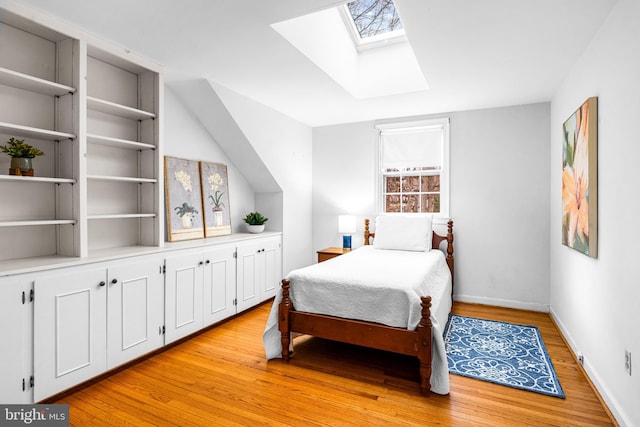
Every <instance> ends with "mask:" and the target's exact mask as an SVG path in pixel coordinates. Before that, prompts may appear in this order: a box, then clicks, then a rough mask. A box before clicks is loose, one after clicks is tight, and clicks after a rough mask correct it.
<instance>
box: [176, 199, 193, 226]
mask: <svg viewBox="0 0 640 427" xmlns="http://www.w3.org/2000/svg"><path fill="white" fill-rule="evenodd" d="M174 210H175V211H176V214H178V216H179V217H180V218H181V219H182V228H192V227H193V216H194V215H196V214H197V213H198V211H197V210H196V208H194V207H193V206H191V205H189V204H188V203H187V202H184V203H183V204H182V206H178V207H176V208H175V209H174Z"/></svg>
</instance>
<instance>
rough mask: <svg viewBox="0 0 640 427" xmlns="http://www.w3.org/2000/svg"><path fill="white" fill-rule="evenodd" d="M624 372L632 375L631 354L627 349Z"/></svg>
mask: <svg viewBox="0 0 640 427" xmlns="http://www.w3.org/2000/svg"><path fill="white" fill-rule="evenodd" d="M624 370H625V371H626V372H627V374H629V375H631V352H630V351H629V350H626V349H625V351H624Z"/></svg>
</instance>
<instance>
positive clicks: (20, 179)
mask: <svg viewBox="0 0 640 427" xmlns="http://www.w3.org/2000/svg"><path fill="white" fill-rule="evenodd" d="M0 181H10V182H24V183H27V182H28V183H33V182H40V183H43V182H44V183H50V184H75V183H76V180H75V179H70V178H47V177H41V176H16V175H0Z"/></svg>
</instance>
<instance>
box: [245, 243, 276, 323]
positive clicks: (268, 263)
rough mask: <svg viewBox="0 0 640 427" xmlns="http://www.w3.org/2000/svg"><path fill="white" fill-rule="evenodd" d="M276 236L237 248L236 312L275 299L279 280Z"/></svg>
mask: <svg viewBox="0 0 640 427" xmlns="http://www.w3.org/2000/svg"><path fill="white" fill-rule="evenodd" d="M280 242H281V238H280V237H266V238H262V239H257V240H255V241H247V242H243V243H241V244H239V245H238V265H237V298H238V312H240V311H243V310H246V309H247V308H250V307H252V306H254V305H256V304H259V303H260V302H262V301H264V300H267V299H269V298H271V297H273V296H275V294H276V291H277V289H278V283H279V282H280V280H281V279H282V248H281V243H280Z"/></svg>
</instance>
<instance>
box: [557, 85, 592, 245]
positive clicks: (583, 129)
mask: <svg viewBox="0 0 640 427" xmlns="http://www.w3.org/2000/svg"><path fill="white" fill-rule="evenodd" d="M562 243H563V244H564V245H566V246H568V247H570V248H573V249H575V250H577V251H579V252H582V253H584V254H586V255H588V256H590V257H593V258H596V257H597V256H598V98H597V97H591V98H589V99H587V100H586V101H585V102H584V104H582V105H581V106H580V108H578V110H577V111H576V112H575V113H573V115H572V116H571V117H569V118H568V119H567V121H566V122H564V124H563V125H562Z"/></svg>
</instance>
